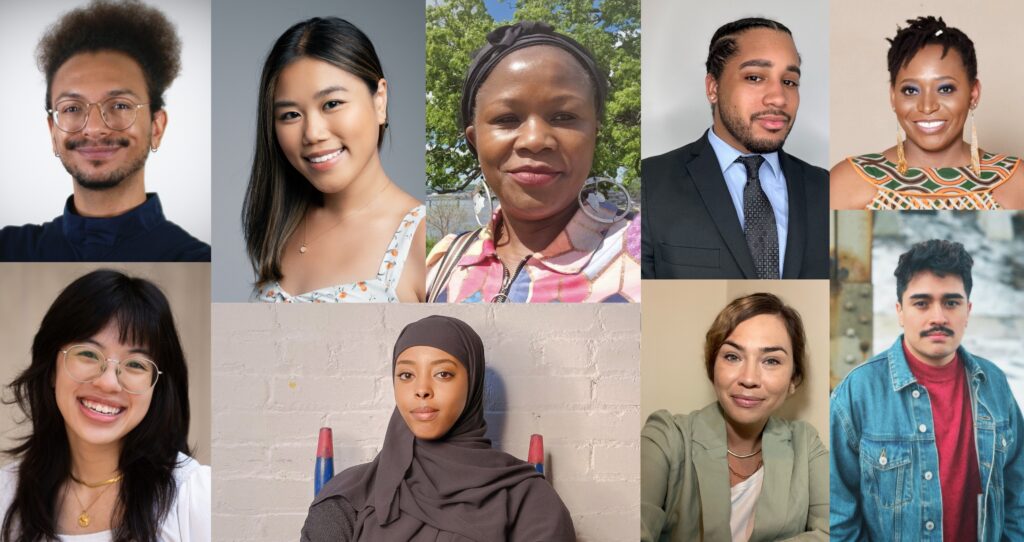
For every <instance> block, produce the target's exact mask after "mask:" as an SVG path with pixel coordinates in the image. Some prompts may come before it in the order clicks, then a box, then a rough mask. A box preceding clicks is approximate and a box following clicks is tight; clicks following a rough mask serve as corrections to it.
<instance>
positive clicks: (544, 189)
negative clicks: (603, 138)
mask: <svg viewBox="0 0 1024 542" xmlns="http://www.w3.org/2000/svg"><path fill="white" fill-rule="evenodd" d="M487 41H488V43H487V44H486V45H484V47H482V48H481V49H480V50H479V51H477V53H476V54H475V55H474V57H473V61H472V63H471V64H470V66H469V71H468V73H467V75H466V80H465V83H464V85H463V89H462V104H461V110H460V117H461V118H460V121H461V125H462V127H463V129H464V130H465V133H466V141H467V142H468V143H469V149H470V151H471V152H473V154H474V155H475V156H476V157H477V159H478V160H479V161H480V170H481V172H482V174H483V177H484V179H483V181H482V182H483V184H482V185H481V187H482V188H484V189H485V190H486V191H487V192H488V197H487V198H486V199H487V201H488V203H489V200H490V193H491V192H493V193H494V195H495V197H497V199H498V203H499V204H500V208H499V209H497V210H496V211H494V212H493V214H492V216H491V220H490V222H489V223H488V224H487V225H486V226H484V227H482V228H480V229H479V230H476V231H473V232H466V233H463V234H460V235H454V234H453V235H449V236H447V237H445V238H444V239H442V240H441V241H440V242H439V243H438V244H437V245H436V246H435V247H434V249H433V250H432V251H431V253H430V255H429V256H427V267H428V278H427V284H428V285H429V292H428V300H429V301H436V302H499V303H500V302H507V301H512V302H527V303H543V302H631V301H640V267H639V263H638V262H639V245H640V219H639V216H634V215H633V214H632V212H631V211H630V209H629V208H628V207H629V198H628V193H626V192H625V188H622V187H621V186H620V185H618V184H616V183H615V182H614V181H611V180H609V179H595V178H589V179H588V177H589V176H590V172H591V167H592V165H593V159H594V149H595V146H596V141H597V132H598V129H599V127H600V124H601V117H602V115H603V114H604V104H605V100H606V98H607V95H608V87H607V81H606V72H605V71H603V70H602V69H601V68H600V67H599V66H598V65H597V63H596V62H595V61H594V58H593V56H592V55H591V54H590V51H588V50H586V49H585V48H584V47H583V46H582V45H580V44H579V43H577V42H576V41H575V40H573V39H572V38H569V37H567V36H564V35H562V34H559V33H557V32H555V31H554V30H552V28H551V27H550V26H548V25H546V24H544V23H540V22H534V21H524V22H520V23H518V24H515V25H511V26H503V27H500V28H498V29H496V30H494V31H493V32H491V33H490V34H489V35H488V36H487ZM602 191H604V192H602ZM605 192H607V194H609V195H611V194H618V195H622V194H625V195H626V196H627V197H623V198H622V199H623V200H625V207H626V208H625V209H620V208H618V207H617V205H614V204H612V203H611V202H610V201H609V200H608V199H607V197H606V193H605ZM609 197H610V196H609Z"/></svg>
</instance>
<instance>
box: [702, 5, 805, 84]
mask: <svg viewBox="0 0 1024 542" xmlns="http://www.w3.org/2000/svg"><path fill="white" fill-rule="evenodd" d="M752 28H768V29H770V30H777V31H779V32H785V33H786V34H789V35H790V37H792V36H793V33H792V32H790V31H789V29H788V28H786V25H784V24H782V23H780V22H778V21H773V20H771V19H765V18H763V17H747V18H745V19H740V20H738V21H733V22H731V23H726V24H724V25H722V26H721V27H719V28H718V30H716V31H715V35H714V36H712V37H711V45H709V46H708V60H707V62H705V64H704V65H705V66H706V67H707V69H708V73H709V74H711V76H712V77H714V78H715V80H716V81H717V80H718V78H719V77H721V76H722V70H723V69H725V63H726V62H728V61H729V59H730V58H731V57H732V56H733V55H735V54H736V51H737V49H738V48H737V46H736V36H738V35H740V34H742V33H744V32H746V31H747V30H750V29H752Z"/></svg>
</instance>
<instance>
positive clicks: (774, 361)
mask: <svg viewBox="0 0 1024 542" xmlns="http://www.w3.org/2000/svg"><path fill="white" fill-rule="evenodd" d="M764 364H765V365H782V360H780V359H779V358H765V359H764Z"/></svg>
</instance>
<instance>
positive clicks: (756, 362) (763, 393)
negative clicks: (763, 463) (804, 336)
mask: <svg viewBox="0 0 1024 542" xmlns="http://www.w3.org/2000/svg"><path fill="white" fill-rule="evenodd" d="M794 368H795V365H794V361H793V344H792V341H791V340H790V338H789V332H788V331H786V324H785V323H784V322H783V320H782V317H780V316H778V315H776V314H759V315H757V316H754V317H753V318H748V319H747V320H744V321H743V322H741V323H740V324H739V325H738V326H736V329H734V330H733V332H732V333H730V334H729V337H727V338H726V339H725V343H724V344H723V345H722V347H721V348H719V349H718V354H717V356H716V359H715V368H714V377H715V378H714V385H715V395H716V396H717V397H718V404H720V405H722V409H723V410H724V411H725V416H726V419H727V420H728V421H729V422H730V423H731V424H732V425H733V426H740V427H750V426H753V427H758V428H759V427H761V426H763V425H764V424H765V423H766V422H767V421H768V417H769V416H771V415H772V413H774V412H775V411H776V410H778V409H779V407H781V406H782V403H784V402H785V401H786V397H788V396H789V395H792V394H793V393H794V392H795V391H796V384H797V383H796V382H794V380H793V372H794Z"/></svg>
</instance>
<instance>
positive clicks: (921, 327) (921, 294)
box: [896, 271, 971, 367]
mask: <svg viewBox="0 0 1024 542" xmlns="http://www.w3.org/2000/svg"><path fill="white" fill-rule="evenodd" d="M970 314H971V303H970V302H969V301H968V300H967V292H966V291H965V290H964V282H963V279H961V278H960V277H959V276H957V275H946V276H944V277H940V276H938V275H936V274H935V273H932V272H931V271H921V272H920V273H918V274H916V275H914V276H913V277H912V278H911V279H910V282H909V283H908V284H907V290H906V291H905V292H903V298H902V299H901V300H900V302H899V303H897V304H896V315H897V316H898V317H899V322H900V327H902V328H903V333H904V336H903V340H904V343H905V344H906V345H907V348H908V349H909V350H910V352H911V353H912V354H914V356H915V357H916V358H917V359H919V360H921V361H923V362H924V363H927V364H929V365H934V366H936V367H942V366H944V365H946V364H948V363H949V362H951V361H953V357H954V355H955V354H956V349H957V348H958V347H959V346H960V342H961V341H963V338H964V330H966V329H967V319H968V317H969V316H970Z"/></svg>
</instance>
